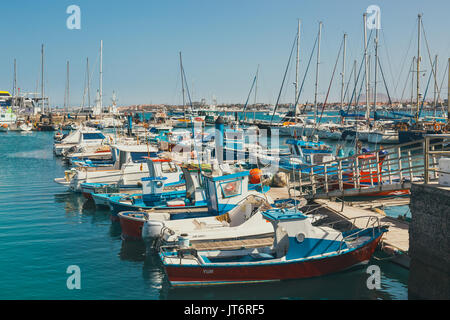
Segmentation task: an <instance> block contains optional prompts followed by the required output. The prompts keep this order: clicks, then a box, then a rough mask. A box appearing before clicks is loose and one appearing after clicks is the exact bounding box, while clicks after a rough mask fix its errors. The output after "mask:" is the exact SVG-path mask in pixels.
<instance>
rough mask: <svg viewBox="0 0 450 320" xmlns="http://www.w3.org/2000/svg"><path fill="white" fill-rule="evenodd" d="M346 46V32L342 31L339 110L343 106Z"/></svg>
mask: <svg viewBox="0 0 450 320" xmlns="http://www.w3.org/2000/svg"><path fill="white" fill-rule="evenodd" d="M346 47H347V34H346V33H344V52H343V55H342V73H341V110H342V109H343V108H344V86H345V51H346Z"/></svg>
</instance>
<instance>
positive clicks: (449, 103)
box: [447, 58, 450, 123]
mask: <svg viewBox="0 0 450 320" xmlns="http://www.w3.org/2000/svg"><path fill="white" fill-rule="evenodd" d="M447 88H448V89H447V123H449V122H450V58H448V83H447Z"/></svg>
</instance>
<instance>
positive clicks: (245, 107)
mask: <svg viewBox="0 0 450 320" xmlns="http://www.w3.org/2000/svg"><path fill="white" fill-rule="evenodd" d="M256 72H258V71H256ZM255 82H256V74H255V77H254V78H253V83H252V87H251V88H250V91H249V93H248V96H247V100H246V101H245V105H244V108H243V110H242V111H243V118H244V121H245V110H246V109H247V104H248V100H249V99H250V95H251V94H252V91H253V87H254V86H255Z"/></svg>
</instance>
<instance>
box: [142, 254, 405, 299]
mask: <svg viewBox="0 0 450 320" xmlns="http://www.w3.org/2000/svg"><path fill="white" fill-rule="evenodd" d="M373 264H376V265H378V266H379V267H380V269H381V288H380V289H369V288H368V285H367V283H368V279H369V277H370V274H369V273H367V267H368V266H367V265H366V266H358V267H354V268H352V269H349V270H346V271H342V272H338V273H335V274H330V275H326V276H321V277H316V278H310V279H300V280H284V281H276V282H268V283H250V284H234V285H225V286H211V287H209V286H205V287H186V288H174V287H171V286H170V284H169V281H168V279H167V276H166V274H165V272H164V267H163V265H162V262H161V261H160V259H159V256H158V254H157V253H156V252H155V251H153V252H151V253H147V258H146V267H144V278H145V275H146V273H145V272H147V273H148V272H150V271H152V272H153V273H156V272H157V270H159V271H158V272H159V273H160V274H162V276H161V286H162V287H161V290H160V299H168V300H210V299H211V300H217V299H218V300H229V299H234V300H342V299H344V300H352V299H358V300H391V299H408V297H407V294H406V292H407V281H408V271H407V270H398V269H399V268H400V269H402V268H401V267H399V266H396V265H393V264H392V263H391V262H384V261H383V262H379V261H374V260H372V261H370V263H369V265H373ZM145 270H147V271H145ZM399 272H401V273H402V274H403V275H402V277H401V279H399V277H398V274H399Z"/></svg>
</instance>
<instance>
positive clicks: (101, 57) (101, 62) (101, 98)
mask: <svg viewBox="0 0 450 320" xmlns="http://www.w3.org/2000/svg"><path fill="white" fill-rule="evenodd" d="M99 99H100V113H103V40H100V84H99Z"/></svg>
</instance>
